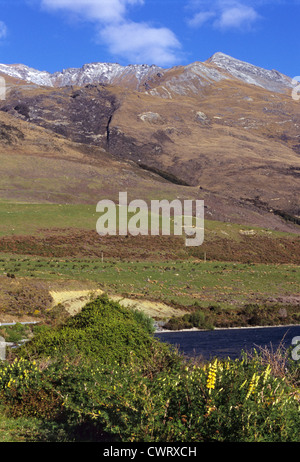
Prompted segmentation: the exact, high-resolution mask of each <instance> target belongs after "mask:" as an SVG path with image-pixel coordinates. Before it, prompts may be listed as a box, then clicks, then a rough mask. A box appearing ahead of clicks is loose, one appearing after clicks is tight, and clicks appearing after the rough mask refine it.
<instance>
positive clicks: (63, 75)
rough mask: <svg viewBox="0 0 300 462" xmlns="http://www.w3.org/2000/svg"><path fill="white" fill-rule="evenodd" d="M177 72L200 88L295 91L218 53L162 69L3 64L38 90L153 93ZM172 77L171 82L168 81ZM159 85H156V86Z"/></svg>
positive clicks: (287, 82)
mask: <svg viewBox="0 0 300 462" xmlns="http://www.w3.org/2000/svg"><path fill="white" fill-rule="evenodd" d="M175 71H177V72H178V71H181V74H186V73H188V74H191V73H192V77H193V78H195V77H196V78H198V80H199V81H200V84H201V85H207V84H210V83H211V81H215V80H222V79H234V80H239V81H242V82H244V83H247V84H252V85H256V86H259V87H262V88H265V89H267V90H270V91H274V92H284V91H286V90H288V89H290V88H291V87H292V79H291V78H290V77H288V76H285V75H284V74H282V73H280V72H279V71H277V70H267V69H264V68H261V67H258V66H255V65H253V64H250V63H247V62H245V61H241V60H238V59H236V58H233V57H231V56H229V55H226V54H225V53H222V52H216V53H214V55H212V56H211V57H210V58H209V59H208V60H206V61H205V62H200V61H196V62H194V63H191V64H188V65H186V66H175V67H172V68H166V69H165V68H162V67H159V66H156V65H155V64H152V65H148V64H129V65H126V66H123V65H120V64H118V63H101V62H94V63H86V64H84V65H83V66H82V67H80V68H68V69H63V70H62V71H56V72H54V73H50V72H48V71H39V70H37V69H34V68H32V67H29V66H27V65H24V64H11V65H9V64H0V72H1V73H2V74H5V75H9V76H10V77H14V78H18V79H22V80H25V81H26V82H30V83H33V84H35V85H39V86H49V87H64V86H69V85H74V86H82V85H87V84H109V85H110V84H112V85H123V86H128V87H131V88H133V89H137V90H143V91H145V92H147V91H148V90H152V91H153V85H151V83H153V82H154V89H155V88H156V86H159V84H160V79H161V78H163V80H164V81H165V80H166V81H167V82H168V83H169V81H170V79H171V81H172V79H174V77H173V74H174V72H175ZM169 76H170V78H169ZM156 83H157V84H158V85H155V84H156Z"/></svg>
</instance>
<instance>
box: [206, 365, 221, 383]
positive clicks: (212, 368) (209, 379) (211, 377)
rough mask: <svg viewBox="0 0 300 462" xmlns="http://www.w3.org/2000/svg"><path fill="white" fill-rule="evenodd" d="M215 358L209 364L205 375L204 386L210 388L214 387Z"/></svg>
mask: <svg viewBox="0 0 300 462" xmlns="http://www.w3.org/2000/svg"><path fill="white" fill-rule="evenodd" d="M217 363H218V362H217V360H215V362H214V363H213V364H210V365H209V371H208V376H207V382H206V388H208V389H209V391H210V390H212V389H214V388H215V384H216V378H217Z"/></svg>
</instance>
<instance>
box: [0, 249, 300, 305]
mask: <svg viewBox="0 0 300 462" xmlns="http://www.w3.org/2000/svg"><path fill="white" fill-rule="evenodd" d="M0 271H1V273H2V274H8V275H12V274H13V275H14V276H16V277H17V278H34V279H37V280H46V281H57V280H60V281H74V280H79V281H81V282H83V281H85V282H87V281H89V282H92V283H93V286H95V284H96V285H97V286H99V288H101V289H103V290H104V291H107V292H110V293H115V294H121V295H122V294H123V295H127V296H129V295H130V296H133V297H134V296H142V297H145V298H148V299H151V300H160V301H164V302H167V303H170V302H172V301H174V302H176V303H178V304H180V305H183V306H189V305H191V304H193V303H194V302H195V301H201V302H202V303H203V304H204V305H207V304H210V303H221V304H222V305H223V306H225V305H226V306H232V307H234V306H237V305H239V304H243V303H245V302H249V301H253V302H257V301H263V300H266V299H268V298H270V297H279V296H281V297H286V296H288V295H289V294H291V293H292V294H299V292H300V271H299V267H297V266H295V265H263V264H241V263H232V262H227V263H222V262H195V261H168V262H124V261H119V262H116V261H104V262H103V263H102V261H101V260H99V259H59V260H58V259H51V260H50V259H47V258H37V257H35V258H33V257H30V258H29V257H26V256H21V255H14V256H12V255H11V256H9V255H5V254H2V255H0Z"/></svg>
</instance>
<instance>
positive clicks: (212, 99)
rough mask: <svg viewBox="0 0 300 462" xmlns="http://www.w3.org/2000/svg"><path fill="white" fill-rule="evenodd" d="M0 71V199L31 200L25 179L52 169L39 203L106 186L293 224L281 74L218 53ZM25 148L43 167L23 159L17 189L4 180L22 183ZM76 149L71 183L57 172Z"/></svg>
mask: <svg viewBox="0 0 300 462" xmlns="http://www.w3.org/2000/svg"><path fill="white" fill-rule="evenodd" d="M0 72H2V75H3V76H5V78H6V80H7V83H8V91H7V97H6V100H5V101H1V102H0V111H1V112H0V114H1V118H0V143H1V150H0V155H1V158H2V160H3V162H2V165H6V170H5V171H6V173H5V176H4V177H3V178H2V197H5V198H9V197H17V196H18V197H19V196H20V194H25V196H26V198H27V199H28V200H29V199H30V197H31V198H32V200H33V198H34V200H37V199H38V197H39V193H38V191H39V189H38V188H32V184H31V185H30V187H28V182H29V180H30V175H31V176H32V178H35V181H37V182H39V180H38V178H39V177H40V178H41V177H43V178H46V177H47V175H48V180H49V181H48V185H47V188H48V189H47V188H46V189H47V191H48V192H49V191H50V190H51V175H52V174H53V175H54V171H56V173H55V178H56V180H55V182H54V183H53V185H52V189H53V190H52V191H50V195H49V196H47V195H46V193H45V191H44V190H43V187H44V186H43V187H42V189H41V190H42V191H43V193H41V194H40V199H41V200H50V201H51V200H53V201H56V202H57V201H59V200H60V197H61V199H62V197H63V200H64V201H71V202H72V201H76V200H77V201H84V202H90V203H91V201H94V202H95V203H97V201H98V200H99V199H100V198H101V197H99V195H100V193H102V195H103V194H105V197H107V193H109V191H110V192H112V190H111V188H109V187H108V185H112V184H113V186H114V187H113V189H114V192H116V191H121V190H123V189H124V188H126V189H127V190H128V191H129V192H132V193H133V194H140V195H139V196H137V195H136V196H135V198H141V194H142V195H143V197H148V198H149V199H150V198H157V196H158V195H160V196H161V197H165V198H168V199H171V198H174V197H182V198H199V199H204V200H205V201H206V205H207V208H206V213H207V217H208V218H214V219H217V220H221V221H236V222H239V223H248V224H249V223H251V224H253V225H254V224H258V225H260V226H265V227H272V228H274V229H282V230H287V229H293V230H296V231H297V229H298V227H297V223H299V215H300V204H299V197H300V194H299V192H300V191H299V189H300V185H299V178H300V142H299V136H300V135H299V127H300V115H299V103H298V102H296V101H294V100H293V99H292V97H291V88H292V83H291V79H290V78H288V77H286V76H284V75H282V74H280V73H279V72H277V71H269V70H265V69H261V68H258V67H256V66H253V65H251V64H248V63H243V62H241V61H238V60H236V59H234V58H231V57H229V56H226V55H224V54H222V53H216V54H215V55H214V56H213V57H212V58H210V59H209V60H208V61H206V62H205V63H199V62H197V63H193V64H191V65H189V66H177V67H174V68H172V69H161V68H159V67H156V66H146V65H144V66H143V65H141V66H138V65H135V66H127V67H122V66H120V65H118V64H105V63H95V64H87V65H85V66H83V67H82V68H81V69H68V70H65V71H63V72H57V73H55V74H49V73H47V72H39V71H35V70H33V69H30V68H28V67H27V66H23V65H10V66H9V65H0ZM16 130H19V131H16ZM36 130H39V131H38V132H37V131H36ZM20 133H21V134H20ZM34 133H38V134H39V136H38V138H36V137H35V135H34ZM19 135H20V136H19ZM38 140H39V141H38ZM58 140H59V141H58ZM58 145H59V147H58ZM66 146H68V148H66ZM79 151H80V153H81V154H80V162H78V152H79ZM72 153H73V154H74V153H76V155H75V156H74V155H73V154H72ZM17 154H18V155H19V160H18V162H16V163H15V164H13V163H12V162H11V159H12V157H11V156H12V155H14V156H16V155H17ZM31 154H34V156H35V158H39V165H42V164H41V163H43V167H41V168H42V169H44V170H43V173H42V171H40V172H39V173H38V170H37V171H34V169H33V166H32V165H33V164H30V165H31V167H30V168H27V172H26V179H27V180H28V181H27V182H24V181H21V180H20V185H21V186H20V185H19V189H18V187H17V186H16V185H15V189H14V186H13V185H14V184H15V181H9V180H8V178H10V179H11V178H13V177H14V178H15V177H18V178H23V179H24V175H25V174H24V169H25V168H26V165H27V166H28V165H29V164H28V162H29V158H30V155H31ZM25 155H26V157H24V156H25ZM66 156H69V158H68V159H67V157H66ZM72 156H73V157H74V158H76V159H77V160H76V161H75V162H73V164H72V165H73V167H74V168H75V164H76V168H77V169H78V170H76V174H75V173H74V178H75V177H76V181H75V179H74V178H73V180H74V181H75V183H76V187H75V186H74V184H73V183H72V181H73V180H71V178H69V180H68V181H69V182H68V181H63V180H62V176H61V175H58V176H59V178H60V179H58V177H57V172H58V170H57V169H55V167H54V166H55V162H57V159H58V158H59V159H60V161H59V162H61V167H62V165H64V167H63V168H65V167H66V165H65V162H66V161H67V160H68V161H70V158H72ZM4 159H5V162H4ZM41 159H43V160H41ZM73 160H74V159H73ZM50 164H51V168H50V167H49V166H50ZM47 165H48V168H47ZM87 165H89V166H90V167H89V172H90V173H89V174H88V175H87V176H86V177H85V174H83V172H86V171H87V167H86V166H87ZM91 165H92V166H94V167H91ZM101 165H105V174H104V169H103V171H101ZM91 168H95V174H94V176H93V175H92V173H91ZM71 170H72V171H73V172H74V169H73V168H72V169H71ZM80 171H81V173H80ZM125 171H126V172H127V173H126V175H127V174H128V175H129V177H130V180H128V181H127V180H124V172H125ZM30 172H31V173H30ZM126 175H125V176H126ZM92 177H93V178H92ZM104 177H105V181H104V180H103V178H104ZM78 178H80V181H79V180H78ZM127 179H128V176H127ZM5 181H6V183H5ZM3 182H4V183H5V184H6V186H5V184H4V183H3ZM61 182H62V183H61ZM95 182H96V183H97V186H95V184H96V183H95ZM25 183H26V184H27V189H26V186H25ZM42 183H43V182H42V181H40V183H39V184H40V185H41V184H42ZM62 185H63V187H62ZM91 185H93V187H94V186H95V188H94V189H93V187H92V186H91ZM22 188H23V190H22ZM55 188H56V190H57V189H58V190H59V191H60V192H61V190H63V191H64V193H63V196H60V195H59V194H54V190H55ZM107 188H108V189H107ZM33 190H34V192H33ZM17 191H18V192H17ZM22 191H23V192H22ZM29 191H31V193H30V192H29ZM75 191H76V197H72V194H74V192H75ZM155 192H156V196H155V197H153V195H155ZM94 193H96V194H94ZM46 197H48V199H46Z"/></svg>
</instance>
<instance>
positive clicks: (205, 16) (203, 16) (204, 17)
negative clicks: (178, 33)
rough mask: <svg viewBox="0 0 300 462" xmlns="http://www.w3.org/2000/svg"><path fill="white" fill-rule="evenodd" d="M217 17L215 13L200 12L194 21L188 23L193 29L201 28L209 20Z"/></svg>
mask: <svg viewBox="0 0 300 462" xmlns="http://www.w3.org/2000/svg"><path fill="white" fill-rule="evenodd" d="M215 16H216V12H214V11H200V12H199V13H196V14H195V15H194V17H193V18H192V19H190V20H189V21H188V24H189V25H190V26H192V27H201V26H202V25H203V24H204V23H205V22H207V21H208V20H209V19H211V18H213V17H215Z"/></svg>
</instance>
